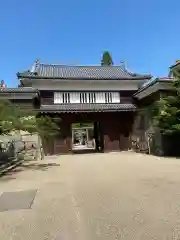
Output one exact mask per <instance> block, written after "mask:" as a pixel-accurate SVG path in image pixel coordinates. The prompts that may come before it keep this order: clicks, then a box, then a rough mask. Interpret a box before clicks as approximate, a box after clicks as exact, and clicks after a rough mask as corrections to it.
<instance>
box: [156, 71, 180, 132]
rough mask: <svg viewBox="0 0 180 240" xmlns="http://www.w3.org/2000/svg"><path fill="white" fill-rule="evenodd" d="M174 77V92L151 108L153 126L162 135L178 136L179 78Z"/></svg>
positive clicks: (179, 122) (179, 119)
mask: <svg viewBox="0 0 180 240" xmlns="http://www.w3.org/2000/svg"><path fill="white" fill-rule="evenodd" d="M173 75H174V78H175V80H174V83H173V87H174V92H172V95H171V96H165V97H162V98H161V99H160V100H159V101H157V102H155V105H154V108H153V115H154V117H153V120H154V125H155V126H157V127H158V128H159V129H160V131H161V133H162V134H164V135H173V134H180V77H179V74H178V75H177V74H176V72H174V73H173Z"/></svg>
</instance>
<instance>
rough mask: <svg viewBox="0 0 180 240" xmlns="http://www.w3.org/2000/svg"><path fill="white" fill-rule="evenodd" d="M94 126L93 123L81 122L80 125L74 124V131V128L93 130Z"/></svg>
mask: <svg viewBox="0 0 180 240" xmlns="http://www.w3.org/2000/svg"><path fill="white" fill-rule="evenodd" d="M93 127H94V124H93V123H92V122H80V123H72V129H74V128H76V129H77V128H93Z"/></svg>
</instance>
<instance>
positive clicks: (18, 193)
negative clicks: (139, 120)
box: [0, 153, 180, 240]
mask: <svg viewBox="0 0 180 240" xmlns="http://www.w3.org/2000/svg"><path fill="white" fill-rule="evenodd" d="M14 192H15V193H14ZM0 194H2V196H3V197H2V196H1V197H0V239H3V240H11V239H13V240H21V239H22V240H32V239H33V240H46V239H47V240H49V239H50V240H51V239H55V240H77V239H78V240H99V239H103V240H111V239H113V240H114V239H126V240H136V239H137V240H140V239H142V240H155V239H157V240H161V239H162V240H165V239H166V240H171V239H172V240H175V239H176V240H178V239H180V160H178V159H177V160H176V159H163V158H156V157H152V156H146V155H140V154H134V153H109V154H87V155H74V156H60V157H54V158H51V159H49V160H46V161H45V162H44V161H41V162H40V164H39V163H38V164H37V163H36V164H34V163H32V162H30V163H28V164H27V165H26V166H24V167H23V168H19V169H18V171H16V172H14V173H12V174H9V175H8V176H6V177H3V178H1V179H0ZM33 194H35V198H34V196H33ZM9 199H11V201H9ZM2 200H3V201H2ZM3 204H4V205H3ZM2 205H3V206H2ZM29 207H30V208H29ZM23 208H24V209H23ZM8 209H9V210H8ZM13 209H14V210H13Z"/></svg>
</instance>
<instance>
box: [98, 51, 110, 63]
mask: <svg viewBox="0 0 180 240" xmlns="http://www.w3.org/2000/svg"><path fill="white" fill-rule="evenodd" d="M101 65H102V66H112V65H113V60H112V56H111V54H110V53H109V52H108V51H105V52H104V53H103V55H102V59H101Z"/></svg>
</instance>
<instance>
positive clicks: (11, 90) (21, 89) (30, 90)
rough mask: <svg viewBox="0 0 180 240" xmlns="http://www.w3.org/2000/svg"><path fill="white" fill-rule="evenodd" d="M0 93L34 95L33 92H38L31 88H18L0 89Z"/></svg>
mask: <svg viewBox="0 0 180 240" xmlns="http://www.w3.org/2000/svg"><path fill="white" fill-rule="evenodd" d="M1 92H5V93H9V92H14V93H20V92H23V93H34V92H38V90H37V89H35V88H32V87H18V88H0V93H1Z"/></svg>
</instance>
